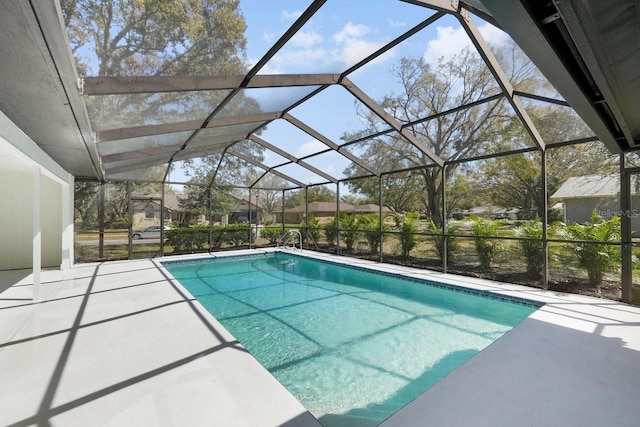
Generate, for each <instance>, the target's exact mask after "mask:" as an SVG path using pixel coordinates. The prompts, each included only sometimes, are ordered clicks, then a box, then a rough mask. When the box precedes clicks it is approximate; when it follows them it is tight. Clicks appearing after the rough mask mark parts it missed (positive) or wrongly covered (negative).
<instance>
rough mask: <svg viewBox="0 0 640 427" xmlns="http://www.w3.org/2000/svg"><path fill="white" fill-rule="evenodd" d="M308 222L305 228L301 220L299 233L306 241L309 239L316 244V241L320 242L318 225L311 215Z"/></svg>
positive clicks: (304, 222) (305, 223) (304, 223)
mask: <svg viewBox="0 0 640 427" xmlns="http://www.w3.org/2000/svg"><path fill="white" fill-rule="evenodd" d="M308 222H309V226H308V227H307V222H306V221H304V220H303V221H302V222H301V223H300V233H302V235H303V236H304V238H305V239H306V240H309V239H311V241H312V242H314V243H318V240H320V224H319V223H318V220H317V219H316V217H315V216H314V215H313V214H312V213H309V221H308ZM325 233H326V232H325Z"/></svg>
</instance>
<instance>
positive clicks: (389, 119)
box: [342, 78, 444, 167]
mask: <svg viewBox="0 0 640 427" xmlns="http://www.w3.org/2000/svg"><path fill="white" fill-rule="evenodd" d="M342 86H344V88H345V89H347V90H348V91H349V92H350V93H351V94H352V95H353V96H355V97H356V99H358V100H359V101H360V102H362V103H363V104H364V105H365V106H367V108H369V109H370V110H371V111H373V112H374V113H375V114H376V115H378V117H380V118H381V119H382V120H384V121H385V122H386V123H387V124H388V125H389V126H391V127H392V128H393V129H395V130H396V131H397V132H398V133H399V134H400V135H402V136H403V137H404V138H405V139H406V140H407V141H409V142H410V143H411V144H413V145H414V146H415V147H416V148H417V149H418V150H420V151H421V152H422V153H423V154H424V155H426V156H427V157H429V158H430V159H431V161H432V162H433V163H435V164H436V165H438V166H440V167H442V166H443V165H444V160H442V159H441V158H440V157H439V156H438V155H436V154H435V153H434V152H433V151H431V149H430V148H429V147H427V145H426V144H424V143H423V142H422V141H420V140H418V139H417V138H416V137H415V136H414V135H413V134H412V133H411V132H409V131H408V130H407V129H405V128H403V127H402V124H401V123H400V122H398V121H397V120H396V119H395V118H394V117H393V116H391V115H390V114H389V113H387V112H386V111H384V109H383V108H382V107H380V105H378V103H377V102H375V101H374V100H373V99H371V98H370V97H369V96H368V95H367V94H365V93H364V92H363V91H362V90H361V89H360V88H359V87H358V86H356V85H355V84H354V83H353V82H352V81H351V80H349V79H347V78H345V79H343V80H342Z"/></svg>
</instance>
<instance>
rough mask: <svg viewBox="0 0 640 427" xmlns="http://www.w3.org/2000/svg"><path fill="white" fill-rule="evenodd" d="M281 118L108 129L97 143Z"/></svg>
mask: <svg viewBox="0 0 640 427" xmlns="http://www.w3.org/2000/svg"><path fill="white" fill-rule="evenodd" d="M280 116H281V113H280V112H276V113H259V114H247V115H241V116H229V117H219V118H218V117H215V118H213V119H212V120H211V121H209V123H206V126H203V125H204V122H203V121H202V120H191V121H187V122H177V123H164V124H159V125H148V126H133V127H128V128H120V129H109V130H104V131H100V132H97V133H96V136H97V139H98V141H99V142H104V141H112V140H118V139H129V138H139V137H143V136H152V135H162V134H165V133H175V132H186V131H195V130H198V129H210V128H217V127H224V126H233V125H240V124H245V123H254V122H265V123H266V122H269V121H271V120H275V119H277V118H279V117H280Z"/></svg>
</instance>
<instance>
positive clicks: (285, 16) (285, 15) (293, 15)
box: [280, 10, 302, 21]
mask: <svg viewBox="0 0 640 427" xmlns="http://www.w3.org/2000/svg"><path fill="white" fill-rule="evenodd" d="M300 15H302V11H301V10H294V11H292V12H289V11H288V10H283V11H282V13H281V14H280V19H282V20H283V21H295V20H296V19H298V18H299V17H300Z"/></svg>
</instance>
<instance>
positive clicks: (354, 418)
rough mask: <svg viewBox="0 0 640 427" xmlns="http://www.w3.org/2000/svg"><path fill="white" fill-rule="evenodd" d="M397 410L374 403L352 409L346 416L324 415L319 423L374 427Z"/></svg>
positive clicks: (394, 406)
mask: <svg viewBox="0 0 640 427" xmlns="http://www.w3.org/2000/svg"><path fill="white" fill-rule="evenodd" d="M399 409H400V407H399V406H398V405H395V404H387V403H376V404H373V405H370V406H368V407H366V408H356V409H352V410H350V411H349V412H347V413H346V414H341V415H333V414H330V415H325V416H323V417H320V422H321V423H323V424H326V425H331V426H333V425H336V426H337V425H339V426H340V427H375V426H377V425H378V424H380V423H381V422H382V421H384V420H385V419H387V418H389V417H390V416H391V415H392V414H394V413H395V412H396V411H398V410H399Z"/></svg>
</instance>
